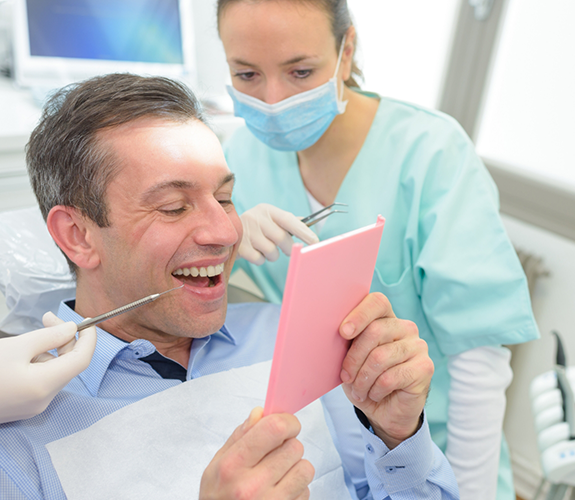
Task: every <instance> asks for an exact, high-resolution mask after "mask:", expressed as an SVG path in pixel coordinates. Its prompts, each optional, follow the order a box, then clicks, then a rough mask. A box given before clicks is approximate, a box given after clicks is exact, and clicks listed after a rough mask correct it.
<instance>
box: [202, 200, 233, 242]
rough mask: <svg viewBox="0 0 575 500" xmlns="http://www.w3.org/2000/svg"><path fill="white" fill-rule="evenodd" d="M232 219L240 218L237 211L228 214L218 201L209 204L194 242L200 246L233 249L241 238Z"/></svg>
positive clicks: (204, 211)
mask: <svg viewBox="0 0 575 500" xmlns="http://www.w3.org/2000/svg"><path fill="white" fill-rule="evenodd" d="M232 217H238V216H237V214H236V212H235V209H232V212H228V211H226V210H225V209H224V207H223V206H222V205H221V204H220V203H219V202H218V201H217V200H214V201H213V202H209V203H207V204H206V206H205V207H204V209H203V210H202V217H201V221H200V223H199V224H198V226H196V228H195V229H194V233H193V234H194V240H195V242H196V243H197V244H198V245H218V246H223V247H231V246H233V245H235V244H236V242H237V241H238V239H239V238H240V236H241V235H240V234H238V230H237V229H236V226H235V225H234V224H233V221H232Z"/></svg>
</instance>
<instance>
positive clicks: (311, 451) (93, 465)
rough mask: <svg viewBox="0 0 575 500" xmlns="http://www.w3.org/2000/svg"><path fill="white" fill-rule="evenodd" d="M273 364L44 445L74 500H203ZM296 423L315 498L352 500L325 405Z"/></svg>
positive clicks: (215, 379)
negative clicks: (206, 479) (219, 455)
mask: <svg viewBox="0 0 575 500" xmlns="http://www.w3.org/2000/svg"><path fill="white" fill-rule="evenodd" d="M270 367H271V361H267V362H264V363H258V364H256V365H252V366H248V367H245V368H239V369H232V370H229V371H226V372H221V373H216V374H213V375H206V376H204V377H200V378H198V379H195V380H191V381H189V382H186V383H184V384H181V385H178V386H176V387H173V388H171V389H168V390H166V391H163V392H160V393H158V394H154V395H153V396H150V397H147V398H145V399H143V400H141V401H138V402H137V403H134V404H131V405H129V406H127V407H126V408H122V409H121V410H118V411H117V412H115V413H112V414H111V415H108V416H106V417H104V418H103V419H102V420H100V421H98V422H97V423H95V424H94V425H92V426H91V427H89V428H87V429H85V430H83V431H81V432H78V433H76V434H72V435H71V436H68V437H66V438H63V439H60V440H58V441H54V442H52V443H49V444H48V445H46V448H47V449H48V452H49V453H50V456H51V458H52V463H53V464H54V468H55V469H56V472H57V473H58V476H59V478H60V481H61V483H62V487H63V488H64V491H65V493H66V495H67V497H68V499H69V500H79V499H87V498H89V499H90V500H100V499H101V500H109V499H110V498H122V499H126V500H129V499H134V500H136V499H137V500H144V499H153V500H157V499H159V498H170V499H171V500H178V499H182V500H183V499H185V500H189V499H190V498H198V495H199V487H200V479H201V477H202V474H203V472H204V470H205V468H206V467H207V465H208V464H209V462H210V461H211V460H212V458H213V457H214V455H215V454H216V452H217V451H218V450H219V449H220V448H221V447H222V446H223V444H224V443H225V442H226V441H227V439H228V437H229V436H230V435H231V434H232V432H233V431H234V429H235V428H236V427H237V426H238V425H240V424H241V423H242V422H244V421H245V420H246V418H247V417H248V415H249V413H250V411H251V410H252V408H254V407H255V406H263V405H264V399H265V394H266V390H267V383H268V379H269V373H270ZM296 416H297V417H298V419H299V421H300V422H301V424H302V430H301V433H300V434H299V436H298V439H299V440H300V441H301V442H302V443H303V445H304V449H305V454H304V457H305V458H306V459H308V460H309V461H310V462H311V463H312V464H313V466H314V467H315V471H316V472H315V478H314V481H313V482H312V484H311V485H310V491H311V498H316V499H323V498H329V499H330V500H331V499H334V500H336V499H342V500H343V499H345V500H349V499H350V494H349V491H348V490H347V487H346V485H345V481H344V475H343V469H342V464H341V459H340V456H339V454H338V453H337V451H336V449H335V446H334V444H333V441H332V438H331V435H330V433H329V430H328V428H327V425H326V423H325V417H324V413H323V408H322V405H321V403H320V401H319V400H318V401H315V402H314V403H312V404H310V405H308V406H307V407H306V408H304V409H303V410H301V411H299V412H298V413H297V414H296Z"/></svg>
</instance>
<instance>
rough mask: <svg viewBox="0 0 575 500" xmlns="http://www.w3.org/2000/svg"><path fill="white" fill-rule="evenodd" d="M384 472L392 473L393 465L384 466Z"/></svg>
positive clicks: (393, 470)
mask: <svg viewBox="0 0 575 500" xmlns="http://www.w3.org/2000/svg"><path fill="white" fill-rule="evenodd" d="M385 472H387V473H388V474H393V473H394V472H395V467H394V466H393V465H391V466H389V467H386V468H385Z"/></svg>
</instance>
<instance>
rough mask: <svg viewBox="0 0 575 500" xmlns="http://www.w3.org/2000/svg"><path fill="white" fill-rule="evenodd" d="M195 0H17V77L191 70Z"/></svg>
mask: <svg viewBox="0 0 575 500" xmlns="http://www.w3.org/2000/svg"><path fill="white" fill-rule="evenodd" d="M192 25H193V23H192V12H191V3H190V0H18V2H17V6H16V9H15V22H14V37H15V38H14V48H15V73H16V78H17V80H18V81H19V83H21V84H22V85H25V86H34V85H37V86H42V85H58V86H59V85H62V84H66V83H70V82H72V81H77V80H81V79H84V78H88V77H90V76H94V75H97V74H104V73H111V72H117V71H128V72H132V73H138V74H157V75H163V76H171V77H178V78H188V79H190V78H192V79H193V72H194V67H193V66H194V64H193V42H192V40H193V33H192V30H193V27H192Z"/></svg>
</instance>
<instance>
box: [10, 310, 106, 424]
mask: <svg viewBox="0 0 575 500" xmlns="http://www.w3.org/2000/svg"><path fill="white" fill-rule="evenodd" d="M42 322H43V323H44V326H46V328H41V329H40V330H34V331H33V332H29V333H24V334H22V335H18V336H15V337H10V338H4V339H0V423H4V422H12V421H14V420H21V419H25V418H30V417H33V416H35V415H38V414H39V413H41V412H43V411H44V410H45V409H46V407H47V406H48V405H49V404H50V401H52V399H54V396H56V394H57V393H58V392H59V391H60V390H61V389H62V388H63V387H64V386H65V385H66V384H67V383H68V382H69V381H70V380H72V379H73V378H74V377H75V376H76V375H78V374H79V373H80V372H82V371H84V370H85V369H86V368H87V367H88V365H89V364H90V360H91V359H92V354H94V349H95V348H96V328H95V327H91V328H86V329H85V330H83V331H81V332H80V334H79V338H78V340H76V338H75V333H76V325H75V324H74V323H72V322H68V323H64V322H63V321H62V320H61V319H59V318H57V317H56V316H55V315H54V314H52V313H51V312H48V313H46V314H45V315H44V317H43V318H42ZM56 348H57V349H58V357H55V356H53V355H51V354H49V353H48V352H47V351H49V350H51V349H56Z"/></svg>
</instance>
